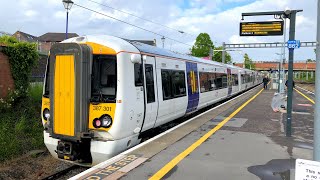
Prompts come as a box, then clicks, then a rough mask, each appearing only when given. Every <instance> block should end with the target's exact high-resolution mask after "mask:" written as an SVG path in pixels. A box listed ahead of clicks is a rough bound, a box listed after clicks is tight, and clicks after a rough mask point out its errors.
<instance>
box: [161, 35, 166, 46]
mask: <svg viewBox="0 0 320 180" xmlns="http://www.w3.org/2000/svg"><path fill="white" fill-rule="evenodd" d="M164 40H166V38H165V37H164V36H162V38H161V41H162V48H164Z"/></svg>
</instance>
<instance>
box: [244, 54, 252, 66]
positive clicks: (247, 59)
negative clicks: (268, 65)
mask: <svg viewBox="0 0 320 180" xmlns="http://www.w3.org/2000/svg"><path fill="white" fill-rule="evenodd" d="M243 58H244V67H245V68H246V69H255V65H254V63H253V61H252V59H251V58H250V57H249V55H248V54H247V53H245V54H244V56H243Z"/></svg>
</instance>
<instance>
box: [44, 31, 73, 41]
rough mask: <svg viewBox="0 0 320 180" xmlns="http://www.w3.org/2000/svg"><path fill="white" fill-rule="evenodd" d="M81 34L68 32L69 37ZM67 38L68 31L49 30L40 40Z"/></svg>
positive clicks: (61, 39)
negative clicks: (54, 31) (55, 31)
mask: <svg viewBox="0 0 320 180" xmlns="http://www.w3.org/2000/svg"><path fill="white" fill-rule="evenodd" d="M77 36H79V35H78V34H76V33H68V38H73V37H77ZM65 39H66V33H53V32H48V33H45V34H43V35H41V36H39V40H40V41H43V42H61V41H63V40H65Z"/></svg>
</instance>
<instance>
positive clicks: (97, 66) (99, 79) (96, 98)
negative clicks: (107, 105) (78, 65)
mask: <svg viewBox="0 0 320 180" xmlns="http://www.w3.org/2000/svg"><path fill="white" fill-rule="evenodd" d="M92 61H93V63H92V78H91V101H92V102H115V101H116V90H117V65H116V56H113V55H93V60H92Z"/></svg>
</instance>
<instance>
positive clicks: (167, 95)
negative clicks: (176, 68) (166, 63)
mask: <svg viewBox="0 0 320 180" xmlns="http://www.w3.org/2000/svg"><path fill="white" fill-rule="evenodd" d="M161 79H162V94H163V100H167V99H171V98H172V93H171V91H172V89H171V77H170V71H168V70H161Z"/></svg>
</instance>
